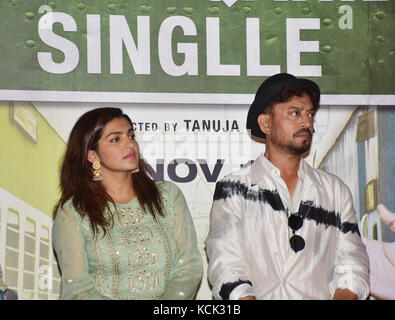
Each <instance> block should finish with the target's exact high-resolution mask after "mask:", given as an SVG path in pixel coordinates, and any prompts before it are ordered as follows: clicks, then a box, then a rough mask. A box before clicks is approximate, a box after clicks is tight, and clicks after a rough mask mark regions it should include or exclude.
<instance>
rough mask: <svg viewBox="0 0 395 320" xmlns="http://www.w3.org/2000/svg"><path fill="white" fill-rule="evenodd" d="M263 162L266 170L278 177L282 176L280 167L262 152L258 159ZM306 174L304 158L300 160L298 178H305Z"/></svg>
mask: <svg viewBox="0 0 395 320" xmlns="http://www.w3.org/2000/svg"><path fill="white" fill-rule="evenodd" d="M257 160H259V161H260V162H261V164H262V166H263V167H264V168H265V170H266V171H268V172H270V173H271V174H272V175H274V176H276V177H281V172H280V169H279V168H277V167H276V166H275V165H274V164H273V163H271V162H270V160H269V159H267V158H266V157H265V156H264V154H261V155H260V156H259V158H258V159H257ZM304 176H305V161H304V160H303V159H301V160H300V164H299V169H298V178H299V179H301V180H303V179H304Z"/></svg>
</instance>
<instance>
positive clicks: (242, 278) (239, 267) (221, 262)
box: [205, 181, 255, 300]
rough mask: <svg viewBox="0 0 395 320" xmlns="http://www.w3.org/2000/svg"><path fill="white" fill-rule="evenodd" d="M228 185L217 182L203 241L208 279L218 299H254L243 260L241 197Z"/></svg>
mask: <svg viewBox="0 0 395 320" xmlns="http://www.w3.org/2000/svg"><path fill="white" fill-rule="evenodd" d="M229 188H231V187H230V186H229V185H228V184H226V183H223V182H221V181H220V182H218V183H217V185H216V188H215V193H214V201H213V205H212V208H211V213H210V231H209V234H208V237H207V239H206V242H205V244H206V250H207V256H208V260H209V262H208V279H209V281H210V283H211V284H212V285H213V289H212V292H213V295H214V298H215V299H218V300H221V299H223V300H228V299H230V300H236V299H239V298H241V297H245V296H250V295H251V296H255V293H254V289H253V287H252V285H253V284H252V283H251V281H250V268H249V265H248V263H247V259H246V258H245V257H244V254H243V253H244V252H245V250H244V249H243V242H244V241H245V240H244V239H245V237H244V234H243V227H242V225H243V197H241V196H240V195H239V194H238V193H237V192H235V190H230V189H229Z"/></svg>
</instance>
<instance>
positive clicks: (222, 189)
mask: <svg viewBox="0 0 395 320" xmlns="http://www.w3.org/2000/svg"><path fill="white" fill-rule="evenodd" d="M234 196H242V197H243V198H244V199H246V200H250V201H253V202H256V201H258V202H264V203H268V204H270V206H271V207H272V208H273V210H275V211H280V210H281V211H283V210H285V208H284V205H283V203H282V201H281V198H280V195H279V194H278V192H277V190H274V191H271V190H265V189H259V190H251V189H249V188H248V187H247V186H246V185H245V184H243V183H240V182H238V181H219V182H217V184H216V186H215V192H214V201H217V200H220V199H223V200H225V199H227V198H231V197H234Z"/></svg>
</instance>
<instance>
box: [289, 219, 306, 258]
mask: <svg viewBox="0 0 395 320" xmlns="http://www.w3.org/2000/svg"><path fill="white" fill-rule="evenodd" d="M302 225H303V219H302V218H301V217H300V216H298V215H296V214H294V213H293V214H291V215H290V216H289V218H288V226H289V227H290V228H291V229H292V237H291V238H290V239H289V243H290V245H291V248H292V250H293V251H295V253H296V252H298V251H301V250H303V249H304V246H305V242H304V239H303V238H302V237H301V236H298V235H296V234H295V231H297V230H299V229H300V228H301V227H302Z"/></svg>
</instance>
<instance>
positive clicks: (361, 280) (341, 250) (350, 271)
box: [329, 186, 369, 299]
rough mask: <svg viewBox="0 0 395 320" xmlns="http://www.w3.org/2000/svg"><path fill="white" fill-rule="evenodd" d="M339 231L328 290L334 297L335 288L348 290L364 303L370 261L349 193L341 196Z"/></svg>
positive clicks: (367, 289)
mask: <svg viewBox="0 0 395 320" xmlns="http://www.w3.org/2000/svg"><path fill="white" fill-rule="evenodd" d="M342 195H343V206H342V208H343V209H342V211H341V231H340V232H339V238H338V242H337V248H336V257H335V270H334V274H333V278H332V281H331V282H330V283H329V290H330V293H331V295H332V296H333V295H334V293H335V291H336V289H337V288H342V289H348V290H350V291H351V292H353V293H355V294H356V295H357V296H358V299H366V298H367V297H368V295H369V257H368V255H367V252H366V248H365V245H364V244H363V242H362V239H361V236H360V233H359V230H358V223H357V220H356V217H355V210H354V206H353V201H352V196H351V192H350V190H349V189H348V187H346V186H344V190H343V192H342Z"/></svg>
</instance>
